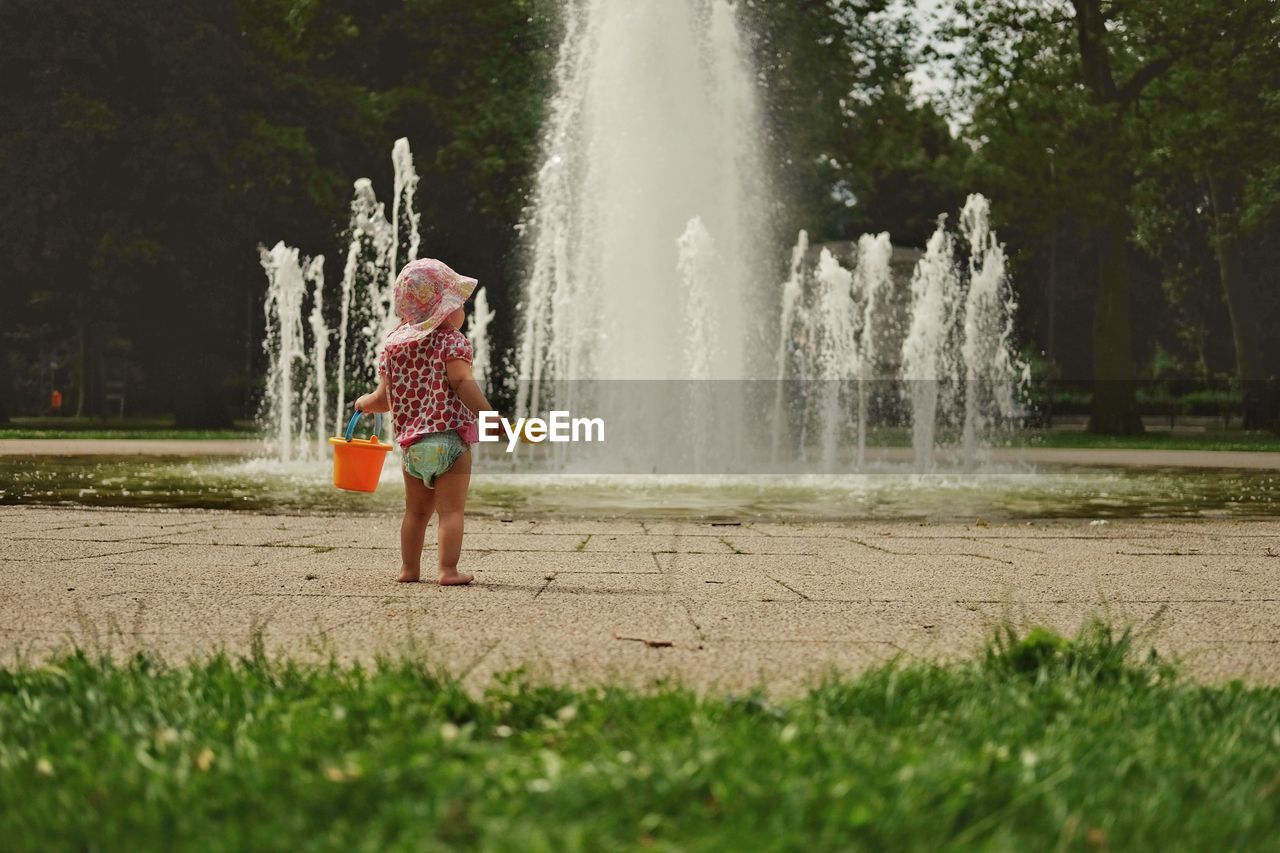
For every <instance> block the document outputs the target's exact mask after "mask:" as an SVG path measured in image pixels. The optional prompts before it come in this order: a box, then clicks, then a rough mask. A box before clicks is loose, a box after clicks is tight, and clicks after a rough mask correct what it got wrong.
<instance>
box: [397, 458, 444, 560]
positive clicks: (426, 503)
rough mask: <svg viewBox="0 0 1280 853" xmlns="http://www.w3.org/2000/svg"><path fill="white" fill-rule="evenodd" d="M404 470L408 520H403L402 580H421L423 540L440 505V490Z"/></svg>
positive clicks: (405, 505)
mask: <svg viewBox="0 0 1280 853" xmlns="http://www.w3.org/2000/svg"><path fill="white" fill-rule="evenodd" d="M403 473H404V521H403V522H401V524H400V577H399V581H400V583H417V582H418V576H419V575H420V574H421V572H422V540H423V539H424V538H425V537H426V535H427V523H428V522H429V521H431V513H432V511H433V510H434V509H435V507H436V493H435V492H433V491H432V490H431V489H428V488H427V484H426V483H424V482H422V481H421V480H419V479H418V478H417V477H415V476H413V475H412V474H410V473H409V472H408V471H405V472H403Z"/></svg>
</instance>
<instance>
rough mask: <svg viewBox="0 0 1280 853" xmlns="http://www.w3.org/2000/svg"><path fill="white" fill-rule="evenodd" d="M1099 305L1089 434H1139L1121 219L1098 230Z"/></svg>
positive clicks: (1125, 232)
mask: <svg viewBox="0 0 1280 853" xmlns="http://www.w3.org/2000/svg"><path fill="white" fill-rule="evenodd" d="M1095 240H1096V241H1097V244H1098V279H1099V281H1098V302H1097V306H1096V308H1095V310H1094V315H1093V378H1094V382H1093V409H1092V411H1091V413H1090V415H1089V431H1090V432H1095V433H1105V434H1107V435H1139V434H1141V433H1142V431H1143V426H1142V415H1141V413H1140V412H1139V411H1138V400H1137V396H1136V390H1137V388H1136V382H1135V381H1134V376H1135V374H1136V372H1137V371H1136V368H1135V365H1134V361H1133V340H1132V325H1131V323H1130V319H1129V269H1128V267H1129V262H1128V252H1127V250H1126V244H1127V242H1128V230H1127V228H1126V227H1125V223H1124V221H1123V220H1118V221H1115V222H1112V223H1109V224H1108V225H1105V226H1103V227H1102V228H1099V229H1098V230H1097V232H1095Z"/></svg>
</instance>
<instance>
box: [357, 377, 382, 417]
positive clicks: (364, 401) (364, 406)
mask: <svg viewBox="0 0 1280 853" xmlns="http://www.w3.org/2000/svg"><path fill="white" fill-rule="evenodd" d="M356 411H357V412H365V413H366V414H373V413H375V412H389V411H391V401H390V400H388V399H387V377H385V376H382V377H379V378H378V388H377V390H376V391H374V392H373V393H372V394H365V395H363V396H361V397H357V398H356Z"/></svg>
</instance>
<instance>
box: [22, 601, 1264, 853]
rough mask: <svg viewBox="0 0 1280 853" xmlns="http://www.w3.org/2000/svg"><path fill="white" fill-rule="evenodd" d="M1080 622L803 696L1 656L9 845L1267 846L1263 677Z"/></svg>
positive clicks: (257, 663) (383, 668) (249, 664)
mask: <svg viewBox="0 0 1280 853" xmlns="http://www.w3.org/2000/svg"><path fill="white" fill-rule="evenodd" d="M1131 642H1132V640H1131V637H1130V635H1129V634H1127V633H1122V634H1118V635H1117V634H1115V633H1113V632H1111V631H1109V630H1108V629H1105V628H1102V627H1100V626H1093V627H1091V628H1090V629H1088V630H1087V631H1085V632H1083V633H1082V634H1081V635H1080V637H1078V638H1077V639H1075V640H1072V641H1068V640H1064V639H1062V638H1059V637H1056V636H1054V635H1051V634H1048V633H1046V632H1043V631H1033V632H1032V633H1030V634H1029V635H1027V636H1026V637H1024V638H1016V637H1013V636H1012V635H1011V634H1010V635H1005V636H1004V637H1002V638H1000V639H998V640H997V641H996V642H994V643H993V645H992V646H991V648H990V651H989V653H988V655H987V657H986V658H985V659H984V660H980V661H977V662H974V663H971V664H966V665H955V666H949V667H942V666H932V665H909V666H901V667H887V668H883V669H879V670H876V671H873V672H871V673H868V674H866V675H864V676H862V677H860V678H856V679H851V680H840V681H832V682H830V683H828V684H826V685H824V686H822V687H820V688H817V689H815V690H814V691H813V692H811V693H809V694H808V695H805V696H803V697H801V698H798V699H794V700H791V701H785V702H780V703H771V702H768V701H766V700H764V699H762V698H760V697H758V696H739V697H725V696H715V695H710V696H703V697H699V696H697V695H695V694H693V693H691V692H689V691H686V690H682V689H678V688H663V689H659V690H657V691H656V692H650V693H638V692H634V691H630V690H625V689H618V688H600V689H595V690H586V691H574V690H568V689H560V688H552V687H540V686H532V685H527V684H523V683H522V682H521V680H520V679H519V678H518V677H511V678H509V679H507V680H505V682H503V683H501V684H498V685H497V686H495V687H494V688H493V689H491V690H490V691H488V692H487V693H486V694H485V695H483V696H480V697H473V696H469V695H468V694H467V693H465V692H464V691H463V690H462V689H461V688H460V687H459V686H458V684H457V683H456V682H454V681H451V680H449V679H448V678H442V677H439V676H437V675H436V674H434V673H433V671H432V670H431V669H429V668H427V667H424V666H423V665H422V664H420V663H418V662H414V661H413V660H412V659H409V658H406V659H403V660H400V661H398V662H387V663H383V664H381V665H380V666H378V667H376V668H373V669H359V668H344V667H341V666H338V665H329V666H303V665H296V664H290V663H282V662H273V661H269V660H267V659H266V658H265V657H264V656H262V655H261V654H258V655H255V656H252V657H251V658H249V659H245V660H231V659H228V658H226V657H219V658H215V659H212V660H210V661H207V662H204V663H199V664H192V665H187V666H178V667H166V666H163V665H161V664H159V663H156V662H155V661H153V660H149V659H147V658H143V657H139V658H136V659H134V660H132V661H131V662H128V663H126V664H120V665H113V664H111V663H109V662H105V661H100V660H96V659H92V658H90V657H87V656H85V655H83V654H75V655H71V656H68V657H64V658H62V659H60V660H56V661H54V662H52V663H50V664H48V665H45V666H43V667H39V668H19V669H10V670H7V671H5V670H0V733H2V734H0V837H2V838H4V839H5V842H4V846H5V847H6V848H8V849H10V850H51V849H97V850H117V849H118V850H126V849H128V850H132V849H139V848H184V849H201V850H223V849H268V850H293V849H297V848H298V847H299V846H300V845H302V844H303V843H304V842H305V843H306V846H307V847H308V848H324V849H365V850H380V849H386V848H391V849H415V850H416V849H472V848H481V849H489V850H513V851H516V850H519V851H526V850H599V849H633V848H644V847H650V848H654V849H666V850H677V849H679V850H743V849H770V850H804V851H816V850H836V849H850V848H861V849H902V848H908V849H920V850H926V849H927V850H933V849H937V848H938V847H941V846H966V847H967V846H979V847H987V848H994V849H1008V850H1015V849H1051V848H1054V847H1060V848H1077V849H1084V848H1087V847H1106V846H1110V847H1114V848H1116V849H1129V848H1143V849H1165V848H1176V849H1223V848H1228V849H1240V848H1258V849H1261V848H1264V847H1266V846H1268V845H1269V844H1270V843H1272V842H1274V839H1275V838H1277V837H1280V690H1277V689H1276V688H1253V689H1251V688H1245V687H1242V686H1241V685H1239V684H1231V685H1227V686H1220V687H1207V686H1199V685H1196V684H1194V683H1191V682H1188V681H1186V680H1183V679H1182V678H1180V677H1179V676H1178V675H1177V674H1176V672H1175V671H1174V670H1173V669H1172V668H1170V667H1168V666H1167V665H1165V664H1163V663H1161V662H1159V661H1155V660H1154V659H1145V660H1141V661H1135V660H1134V659H1133V657H1132V655H1131V654H1130V652H1131Z"/></svg>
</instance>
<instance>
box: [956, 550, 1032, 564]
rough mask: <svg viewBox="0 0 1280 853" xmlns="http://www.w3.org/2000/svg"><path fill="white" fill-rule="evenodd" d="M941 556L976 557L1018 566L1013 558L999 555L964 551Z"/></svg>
mask: <svg viewBox="0 0 1280 853" xmlns="http://www.w3.org/2000/svg"><path fill="white" fill-rule="evenodd" d="M938 556H940V557H976V558H977V559H979V560H992V561H994V562H997V563H1004V564H1005V565H1006V566H1017V565H1018V564H1017V563H1015V562H1013V561H1012V560H1002V559H1000V558H999V557H992V556H990V555H987V554H969V553H966V552H964V551H961V552H959V553H955V554H939V555H938Z"/></svg>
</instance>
